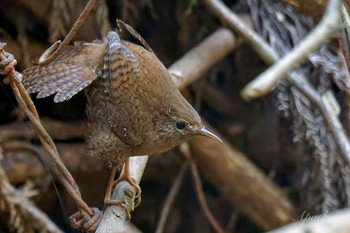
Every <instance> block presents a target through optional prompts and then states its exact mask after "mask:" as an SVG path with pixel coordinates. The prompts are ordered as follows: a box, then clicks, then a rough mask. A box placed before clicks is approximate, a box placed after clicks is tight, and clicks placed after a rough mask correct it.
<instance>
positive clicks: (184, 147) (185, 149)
mask: <svg viewBox="0 0 350 233" xmlns="http://www.w3.org/2000/svg"><path fill="white" fill-rule="evenodd" d="M180 151H181V153H182V154H183V155H184V157H185V158H186V159H187V160H188V162H189V164H190V167H191V173H192V177H193V182H194V188H195V190H196V194H197V198H198V202H199V205H200V206H201V208H202V211H203V213H204V215H205V217H206V218H207V219H208V221H209V223H210V224H211V226H212V227H213V228H214V230H215V232H217V233H224V232H225V231H224V229H223V228H222V227H221V226H220V224H219V223H218V221H217V220H216V219H215V217H214V215H213V213H212V212H211V211H210V209H209V206H208V202H207V199H206V198H205V194H204V192H203V189H202V181H201V177H200V175H199V172H198V168H197V165H196V163H195V162H194V160H193V159H192V154H191V151H190V148H189V145H188V143H182V144H181V145H180Z"/></svg>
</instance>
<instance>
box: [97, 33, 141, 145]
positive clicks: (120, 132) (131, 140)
mask: <svg viewBox="0 0 350 233" xmlns="http://www.w3.org/2000/svg"><path fill="white" fill-rule="evenodd" d="M137 72H138V61H137V58H136V57H135V55H134V54H133V53H132V52H131V51H130V50H129V49H128V48H127V47H126V46H125V45H124V44H123V42H122V41H121V40H120V38H119V36H118V34H117V33H116V32H110V33H109V34H108V43H107V46H106V51H105V54H104V61H103V70H102V77H101V80H102V81H101V85H104V88H102V89H104V90H107V93H108V98H105V100H106V111H107V116H108V124H109V127H110V128H111V129H112V131H113V132H114V133H115V134H116V135H117V136H118V138H119V139H120V140H121V141H123V142H124V143H125V144H127V145H132V146H137V145H140V144H141V143H142V141H143V140H142V137H141V135H140V134H137V133H134V132H133V131H134V129H132V128H131V127H134V126H132V125H131V124H130V121H131V120H135V119H134V117H135V115H137V110H136V109H133V108H134V105H135V103H133V99H132V96H131V95H130V94H131V89H133V88H134V87H135V85H137V78H138V76H137ZM101 107H102V105H101Z"/></svg>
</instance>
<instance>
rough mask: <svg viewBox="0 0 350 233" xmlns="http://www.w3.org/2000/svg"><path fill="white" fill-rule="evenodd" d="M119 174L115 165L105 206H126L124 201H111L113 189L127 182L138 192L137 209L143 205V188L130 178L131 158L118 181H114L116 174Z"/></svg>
mask: <svg viewBox="0 0 350 233" xmlns="http://www.w3.org/2000/svg"><path fill="white" fill-rule="evenodd" d="M116 172H117V166H116V165H113V168H112V171H111V175H110V177H109V181H108V186H107V192H106V196H105V204H106V205H118V204H122V205H123V204H125V203H124V202H123V201H113V200H111V195H112V190H113V188H114V187H115V186H116V185H117V184H118V183H119V182H121V181H127V182H128V183H129V184H130V185H131V186H132V187H133V188H134V189H135V190H136V198H137V200H136V202H135V207H137V206H138V205H139V204H140V203H141V188H140V186H138V184H137V183H136V182H135V180H134V179H133V178H131V177H130V174H129V158H127V159H126V160H125V164H124V169H123V171H122V173H121V175H120V176H119V178H118V179H116V180H114V177H115V174H116Z"/></svg>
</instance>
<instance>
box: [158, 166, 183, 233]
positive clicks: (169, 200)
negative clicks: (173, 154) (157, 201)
mask: <svg viewBox="0 0 350 233" xmlns="http://www.w3.org/2000/svg"><path fill="white" fill-rule="evenodd" d="M187 167H188V164H187V163H184V164H183V165H182V166H181V168H180V171H179V173H178V174H177V176H176V178H175V181H174V183H173V185H172V186H171V189H170V191H169V193H168V196H167V197H166V199H165V201H164V205H163V208H162V211H161V214H160V219H159V222H158V225H157V228H156V233H162V232H163V231H164V227H165V223H166V220H167V218H168V215H169V212H170V209H171V206H172V205H173V203H174V200H175V197H176V195H177V193H178V192H179V189H180V187H181V185H182V182H183V178H184V176H185V174H186V171H187Z"/></svg>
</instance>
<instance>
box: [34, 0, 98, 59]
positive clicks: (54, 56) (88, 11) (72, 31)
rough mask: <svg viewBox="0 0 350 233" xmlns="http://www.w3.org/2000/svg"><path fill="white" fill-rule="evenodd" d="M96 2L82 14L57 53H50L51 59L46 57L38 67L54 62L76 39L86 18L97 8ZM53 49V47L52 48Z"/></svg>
mask: <svg viewBox="0 0 350 233" xmlns="http://www.w3.org/2000/svg"><path fill="white" fill-rule="evenodd" d="M95 3H96V0H90V1H89V2H88V3H87V4H86V6H85V8H84V10H83V12H81V14H80V16H79V18H78V19H77V21H76V22H75V23H74V25H73V27H72V28H71V30H70V31H69V33H68V34H67V36H66V37H65V38H64V40H63V42H62V43H60V45H59V46H58V48H57V49H55V51H50V53H51V54H49V57H46V58H45V59H44V60H39V62H38V65H46V64H49V63H50V62H52V61H54V60H55V59H56V58H57V57H58V56H59V55H60V54H61V52H62V51H63V50H64V49H65V48H66V47H67V45H68V44H69V42H70V41H71V40H72V39H73V38H74V36H75V34H76V33H77V31H78V30H79V28H80V26H81V25H82V24H83V23H84V21H85V20H86V18H87V17H88V15H89V13H90V11H91V10H92V8H93V7H94V6H95ZM58 43H59V42H56V43H55V44H56V45H57V44H58ZM50 48H51V47H50Z"/></svg>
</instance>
